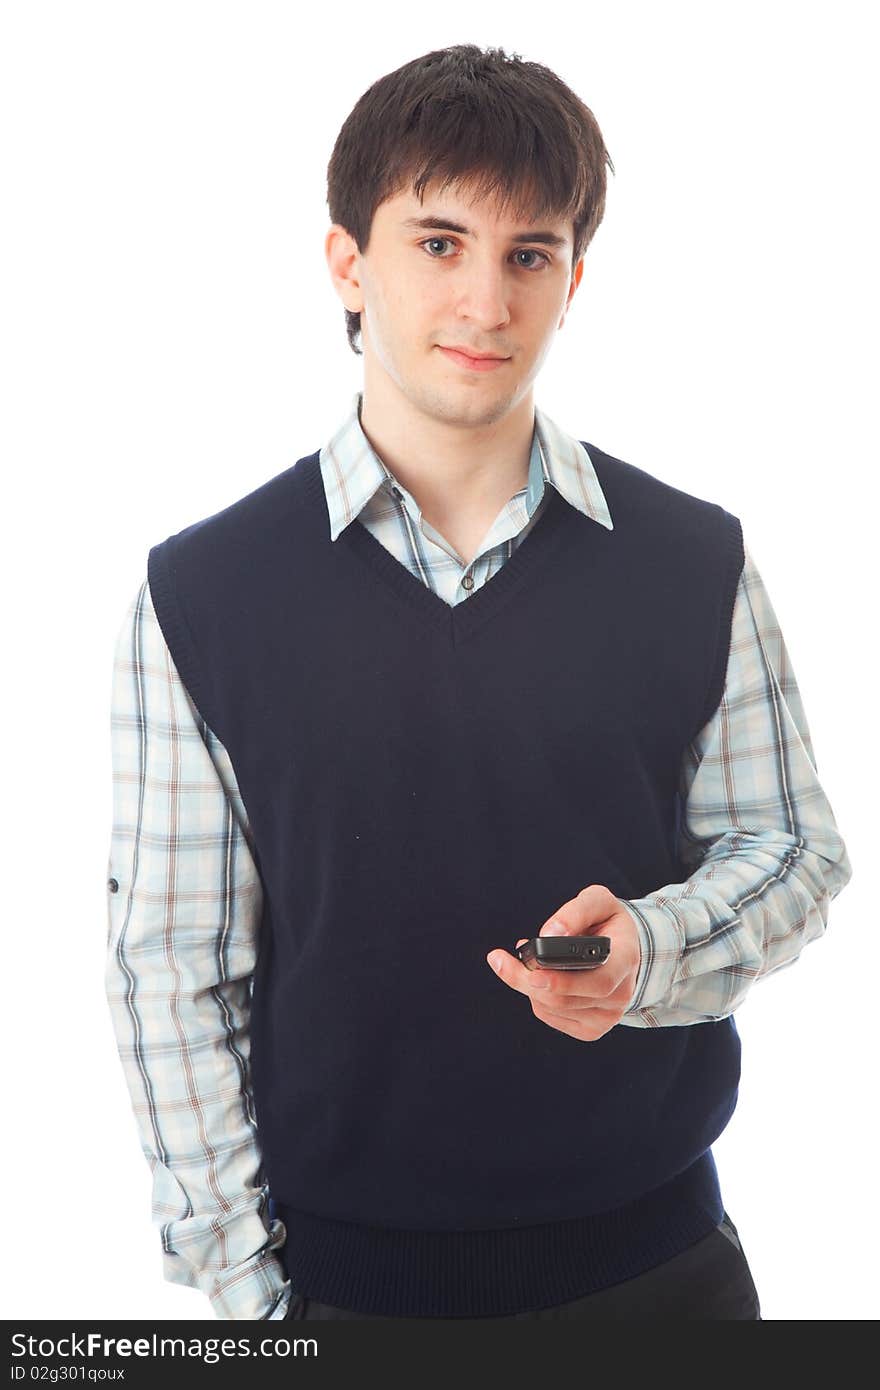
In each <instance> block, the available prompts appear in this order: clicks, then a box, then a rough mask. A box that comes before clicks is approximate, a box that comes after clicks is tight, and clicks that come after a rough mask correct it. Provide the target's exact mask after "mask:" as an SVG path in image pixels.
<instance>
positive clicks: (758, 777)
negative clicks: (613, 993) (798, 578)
mask: <svg viewBox="0 0 880 1390" xmlns="http://www.w3.org/2000/svg"><path fill="white" fill-rule="evenodd" d="M680 796H681V804H682V819H681V827H680V837H679V853H680V857H681V860H682V862H683V863H684V864H685V865H686V866H687V867H691V865H693V866H694V872H693V873H692V874H691V876H690V877H689V878H688V879H687V880H686V881H685V882H684V883H671V884H667V885H666V886H665V887H662V888H658V889H657V890H656V892H652V893H649V894H647V895H646V896H645V897H643V898H636V899H629V900H627V899H622V900H621V901H622V902H623V903H624V906H625V907H626V908H627V910H628V911H629V912H630V914H631V915H632V917H633V918H634V919H635V922H636V925H637V927H638V931H639V939H640V942H641V948H642V961H641V966H640V969H639V976H638V980H637V983H636V988H635V992H634V994H633V998H632V1001H631V1003H630V1005H629V1008H628V1009H627V1011H626V1013H625V1014H624V1015H623V1017H622V1018H621V1020H620V1022H621V1023H622V1024H626V1025H629V1026H631V1027H639V1028H648V1027H657V1026H663V1025H677V1024H678V1025H680V1024H691V1023H703V1022H709V1021H712V1020H715V1019H720V1018H724V1017H725V1016H727V1015H728V1014H731V1013H733V1011H734V1010H735V1009H736V1008H738V1006H739V1005H740V1004H741V1003H742V1002H743V999H744V998H745V996H746V994H747V993H748V991H749V989H750V988H751V986H752V985H753V984H754V982H755V981H756V980H758V979H760V978H762V977H763V976H765V975H770V974H772V973H773V971H774V970H779V969H782V968H783V967H785V966H788V965H792V964H793V963H794V961H795V960H796V959H797V957H798V956H799V954H800V952H801V950H802V949H803V947H804V946H805V945H806V944H807V943H808V942H810V941H813V940H815V939H816V938H817V937H819V936H821V935H822V934H823V932H824V930H825V927H826V925H827V921H828V908H829V904H830V902H831V899H832V898H834V897H836V896H837V894H838V893H839V892H840V890H841V889H842V888H843V887H844V885H845V884H846V883H848V882H849V879H850V877H851V875H852V869H851V866H850V861H849V857H848V854H847V849H846V846H845V844H844V842H843V840H842V838H841V835H840V833H839V831H838V829H837V825H836V824H835V820H834V815H833V813H832V810H831V806H830V805H829V802H828V798H827V797H826V795H825V793H824V791H823V789H822V786H821V784H820V782H819V778H818V776H817V771H816V762H815V758H814V756H813V747H812V740H811V737H810V731H809V728H808V726H807V720H806V716H805V714H804V707H803V703H802V700H801V696H800V692H799V691H798V687H797V682H796V680H795V674H794V670H793V668H792V664H791V660H790V658H789V655H788V652H787V650H786V646H785V641H784V639H783V636H782V632H781V630H780V627H779V623H778V621H777V618H776V614H775V612H774V610H773V606H772V604H771V602H770V599H769V597H768V594H767V591H766V589H765V587H764V584H763V581H762V579H761V576H760V575H759V573H758V570H757V568H756V566H755V563H754V561H753V559H752V557H751V555H750V554H749V551H748V549H745V563H744V566H743V570H742V574H741V576H740V580H739V584H738V587H737V592H736V596H735V600H734V609H733V617H732V623H731V638H730V651H729V655H728V665H727V672H726V677H725V686H724V691H723V693H722V697H721V701H720V703H719V705H718V708H717V710H716V712H715V714H714V715H713V716H712V718H711V719H710V720H709V722H708V723H707V724H706V725H705V727H704V728H703V729H702V730H701V731H700V733H699V734H698V736H697V737H696V739H695V740H694V741H693V742H692V743H691V745H690V746H689V748H688V750H687V753H686V755H685V758H684V760H683V766H682V775H681V786H680Z"/></svg>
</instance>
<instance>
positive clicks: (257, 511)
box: [150, 452, 320, 559]
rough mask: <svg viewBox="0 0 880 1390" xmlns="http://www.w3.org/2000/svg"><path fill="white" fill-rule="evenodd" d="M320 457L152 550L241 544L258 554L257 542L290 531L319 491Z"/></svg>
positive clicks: (193, 552) (177, 551)
mask: <svg viewBox="0 0 880 1390" xmlns="http://www.w3.org/2000/svg"><path fill="white" fill-rule="evenodd" d="M318 458H319V454H318V453H317V452H316V453H314V454H306V455H304V456H303V457H302V458H299V459H297V460H296V462H295V463H292V464H291V465H290V467H289V468H285V469H284V470H283V471H282V472H280V473H276V474H274V475H273V476H272V477H271V478H268V479H267V480H266V481H265V482H263V483H260V484H259V485H258V486H257V487H255V488H252V489H251V490H250V491H249V492H246V493H244V494H243V495H242V496H241V497H238V498H236V499H235V500H234V501H233V502H229V503H228V504H227V505H226V506H225V507H221V508H220V509H219V510H217V511H214V512H211V513H209V514H208V515H207V516H203V517H199V518H198V519H197V520H196V521H193V522H190V523H189V525H187V526H184V527H182V528H181V529H180V530H179V531H174V532H172V533H171V535H169V536H166V538H165V539H164V540H163V541H160V542H157V544H156V545H154V546H153V547H152V549H151V552H150V553H151V555H152V554H153V552H154V551H156V552H158V551H159V550H162V549H165V550H172V551H173V552H174V555H175V557H182V556H183V555H187V554H188V555H190V556H191V557H192V558H193V559H199V558H203V557H204V556H206V555H207V554H208V553H209V552H210V551H218V552H219V553H223V554H229V552H230V548H232V550H234V549H235V548H236V547H238V546H242V547H244V546H246V547H247V549H248V550H249V552H250V553H251V554H252V555H253V554H254V551H255V548H258V547H259V546H260V544H262V543H264V542H268V541H269V540H270V539H271V537H272V535H273V534H277V533H279V532H280V531H282V530H284V529H286V530H287V533H288V534H289V528H290V526H291V525H292V524H293V523H294V522H295V520H296V518H297V516H298V515H301V514H302V512H303V504H304V502H305V500H306V498H307V496H308V494H309V492H310V491H311V492H314V486H315V484H316V482H317V481H318V480H319V479H320V470H319V467H318ZM316 475H317V476H316Z"/></svg>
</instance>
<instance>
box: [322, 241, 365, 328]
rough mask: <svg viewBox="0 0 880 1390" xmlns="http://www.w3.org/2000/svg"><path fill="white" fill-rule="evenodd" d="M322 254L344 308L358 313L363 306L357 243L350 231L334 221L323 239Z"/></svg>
mask: <svg viewBox="0 0 880 1390" xmlns="http://www.w3.org/2000/svg"><path fill="white" fill-rule="evenodd" d="M324 255H325V256H326V257H327V265H328V267H329V270H330V279H331V280H332V281H333V285H334V288H335V289H336V293H337V294H338V295H339V298H340V299H341V300H342V302H343V304H344V305H345V307H346V309H349V310H350V311H351V312H352V313H353V314H359V313H360V312H361V310H362V309H363V307H364V296H363V290H362V289H361V282H360V275H359V268H360V262H359V256H360V252H359V250H358V244H357V242H356V241H355V239H354V237H353V236H352V235H351V233H350V232H347V231H346V230H345V228H344V227H342V226H340V224H339V223H338V222H334V223H333V226H332V227H331V228H330V230H329V232H328V233H327V236H326V238H325V240H324Z"/></svg>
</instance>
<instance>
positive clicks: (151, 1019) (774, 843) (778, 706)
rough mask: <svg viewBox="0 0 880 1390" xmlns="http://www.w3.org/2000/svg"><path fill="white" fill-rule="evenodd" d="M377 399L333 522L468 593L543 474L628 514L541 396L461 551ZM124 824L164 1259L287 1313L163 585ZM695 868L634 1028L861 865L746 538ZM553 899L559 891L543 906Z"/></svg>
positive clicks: (664, 929) (742, 984)
mask: <svg viewBox="0 0 880 1390" xmlns="http://www.w3.org/2000/svg"><path fill="white" fill-rule="evenodd" d="M360 404H361V395H360V392H358V393H357V394H356V395H355V397H354V399H353V400H352V402H351V405H350V408H349V411H348V413H347V416H346V417H345V419H344V421H343V422H342V423H341V425H340V427H339V429H338V431H337V432H336V434H335V435H334V436H333V438H332V439H331V440H330V441H329V442H328V443H327V445H326V446H325V447H324V449H323V450H322V451H321V457H320V463H321V471H322V478H323V483H324V489H325V493H326V497H327V506H328V512H329V518H330V528H331V536H332V538H333V539H334V540H335V538H336V537H337V536H338V534H339V532H340V531H341V530H342V529H344V527H346V526H347V525H349V524H350V523H351V522H353V521H354V520H355V519H356V518H357V519H358V521H359V522H361V523H362V524H363V525H365V526H366V527H368V528H369V530H371V531H372V532H373V534H374V535H375V536H376V537H377V539H379V540H380V541H381V542H382V544H383V545H384V546H385V547H386V548H387V549H388V550H389V551H390V552H391V553H392V555H394V556H395V557H396V558H397V559H398V560H399V561H400V563H401V564H403V565H406V566H408V567H409V568H410V569H411V570H412V572H413V573H414V574H415V575H416V576H418V577H420V578H421V579H422V580H423V581H424V583H425V584H427V585H429V586H430V587H431V588H433V589H434V590H435V591H436V592H437V593H438V594H439V595H440V596H441V597H442V598H443V599H444V600H445V601H446V602H448V603H450V604H454V603H460V602H463V601H466V599H467V597H468V596H469V595H470V594H472V593H474V592H476V590H477V589H479V587H480V586H481V585H482V584H485V583H486V581H487V580H488V579H489V578H491V576H492V575H493V574H494V573H495V572H496V571H497V570H498V569H499V568H500V566H501V565H503V564H504V562H505V560H506V559H507V558H508V557H509V556H510V555H511V554H512V553H513V551H514V550H515V548H516V546H517V545H518V544H519V543H520V542H521V541H522V539H523V538H524V536H525V535H526V534H527V532H528V531H529V530H530V529H531V527H532V526H533V525H534V523H535V521H536V520H537V518H538V516H539V514H540V510H541V504H542V500H543V498H544V495H545V486H546V484H548V483H549V484H550V485H551V486H553V487H555V488H556V489H557V490H558V491H559V492H560V493H561V494H562V496H563V497H564V498H565V499H566V501H567V502H569V503H570V504H571V505H572V506H574V507H577V508H579V509H580V510H581V511H583V512H584V513H585V514H586V515H588V516H590V517H591V518H592V519H593V520H594V521H595V522H596V523H597V524H599V525H602V526H606V527H609V528H611V529H613V522H612V518H611V517H610V514H609V512H608V508H607V505H606V502H605V497H604V495H603V493H602V490H601V488H600V486H599V483H598V479H597V478H596V475H595V472H594V470H593V467H592V464H591V462H590V459H589V456H588V454H587V453H586V451H585V450H584V449H583V448H582V446H581V445H580V443H579V442H578V441H577V440H576V439H572V438H570V437H569V436H568V435H566V434H564V433H563V432H562V431H561V430H560V429H559V428H558V427H557V426H556V425H554V423H553V421H552V420H550V419H549V418H548V417H547V416H546V415H545V414H544V413H543V412H541V411H540V410H537V409H536V411H535V430H534V433H533V440H532V450H531V456H530V463H529V470H528V482H527V486H526V487H525V488H523V489H522V490H521V491H520V492H518V493H516V495H515V496H513V497H512V498H511V499H510V501H509V502H507V504H506V505H505V506H504V507H503V508H502V509H501V511H500V512H499V514H498V516H497V517H496V519H495V521H494V523H493V524H492V526H491V528H490V530H489V532H488V534H487V535H486V536H485V537H484V539H483V542H482V544H481V547H480V552H479V554H478V555H477V557H476V558H475V559H474V561H473V562H472V563H471V564H470V565H468V566H466V567H465V566H464V565H463V564H462V562H461V559H460V557H459V556H458V555H457V554H456V553H455V551H454V550H453V548H452V547H451V546H450V545H449V544H448V542H447V541H445V540H444V538H443V537H442V536H441V535H440V534H439V533H438V532H437V531H436V530H434V528H433V527H432V526H431V525H430V524H429V523H428V522H427V520H426V519H425V518H423V517H422V515H421V512H420V510H419V506H418V504H417V502H416V501H415V498H414V497H413V496H412V495H411V494H410V493H409V492H408V491H407V489H406V488H404V487H403V486H402V485H401V484H400V483H399V481H398V480H397V479H396V478H395V477H393V475H392V474H391V473H390V472H389V470H388V469H387V468H386V467H385V465H384V464H383V462H382V461H381V460H380V459H379V458H378V456H377V455H376V453H375V452H374V450H373V449H372V448H371V446H370V444H369V441H368V440H367V438H366V436H365V435H364V432H363V430H362V428H361V424H360ZM111 743H112V763H113V828H112V839H111V845H110V856H109V862H108V866H107V878H108V935H107V957H106V992H107V999H108V1002H109V1006H110V1012H111V1017H112V1022H113V1028H114V1032H115V1036H116V1040H117V1046H118V1049H119V1055H120V1058H121V1061H122V1065H123V1069H124V1073H125V1079H126V1083H127V1086H128V1089H129V1092H130V1095H131V1100H132V1105H133V1109H134V1115H135V1119H136V1122H137V1128H138V1132H139V1136H140V1141H141V1147H142V1149H143V1152H144V1156H145V1158H146V1159H147V1162H148V1163H149V1165H150V1169H151V1171H152V1178H153V1196H152V1212H153V1220H154V1222H155V1223H156V1224H157V1225H158V1226H160V1228H161V1241H162V1251H163V1274H164V1277H165V1278H166V1279H168V1280H169V1281H170V1282H172V1283H179V1284H185V1285H189V1286H191V1287H194V1288H200V1289H201V1290H202V1291H203V1292H204V1293H205V1294H206V1295H207V1296H208V1297H209V1298H210V1300H211V1304H212V1307H213V1309H214V1312H215V1313H216V1315H217V1316H218V1317H220V1318H249V1319H254V1318H271V1319H276V1318H283V1317H284V1315H285V1313H286V1311H287V1305H288V1300H289V1297H290V1294H291V1288H290V1282H289V1280H285V1278H284V1273H283V1269H282V1266H281V1263H280V1260H279V1258H278V1255H277V1254H276V1253H275V1251H276V1250H277V1249H278V1247H279V1246H280V1245H281V1244H282V1243H283V1241H284V1239H285V1236H286V1232H285V1230H284V1227H283V1225H282V1223H281V1222H280V1221H278V1220H277V1219H274V1220H273V1219H272V1212H271V1208H270V1205H269V1190H268V1185H267V1182H266V1178H265V1173H264V1170H263V1166H262V1155H261V1149H260V1144H259V1136H258V1129H257V1119H256V1115H255V1112H254V1104H253V1096H252V1092H251V1089H250V1081H249V1049H250V1034H249V1027H248V1024H249V1008H250V994H251V976H252V973H253V970H254V966H255V963H256V958H257V952H258V948H259V927H260V920H261V915H262V886H261V883H260V879H259V875H258V873H257V870H256V868H255V865H254V860H253V858H252V853H251V850H252V845H253V841H252V838H251V832H250V827H249V824H248V818H247V812H246V810H245V807H244V804H243V801H242V798H241V795H240V793H239V790H238V787H237V784H236V779H235V773H234V771H233V768H232V765H231V762H230V759H229V756H228V754H227V752H226V750H225V748H224V747H223V746H222V744H221V743H220V741H219V739H218V738H217V737H216V736H215V735H214V734H213V733H212V731H211V730H210V729H209V728H208V727H207V726H206V724H205V722H204V720H203V719H202V717H201V715H200V713H199V711H198V709H197V708H196V707H195V705H194V703H193V701H192V699H191V697H190V695H189V693H188V692H187V690H186V688H185V687H184V685H183V683H182V681H181V679H180V677H179V675H178V673H177V671H176V669H175V667H174V664H173V662H172V660H171V656H170V653H169V651H168V649H167V647H166V645H165V641H164V638H163V635H162V632H161V629H160V628H159V625H158V622H157V620H156V615H155V612H154V610H153V607H152V603H151V599H150V592H149V587H148V584H147V581H146V580H144V582H143V583H142V584H141V585H140V587H139V589H138V592H137V593H136V594H135V596H134V598H133V600H132V602H131V604H130V606H129V608H128V611H127V612H126V614H125V618H124V620H123V622H122V625H121V628H120V629H119V632H118V635H117V638H116V646H115V658H114V668H113V688H112V711H111ZM680 789H681V797H682V808H683V809H682V821H681V825H680V830H679V836H680V843H679V849H680V855H681V858H682V862H683V863H685V864H686V865H687V867H688V868H689V869H690V870H691V871H692V872H691V874H690V877H689V878H687V879H686V880H685V881H684V882H683V883H676V884H666V885H658V888H657V890H656V891H655V892H652V893H650V894H648V895H647V896H646V897H644V898H639V899H637V900H631V901H627V902H626V903H625V905H626V907H627V909H628V910H629V911H630V912H631V913H632V915H633V917H634V920H635V922H636V924H637V926H638V930H639V936H640V940H641V946H642V964H641V968H640V971H639V977H638V981H637V984H636V989H635V993H634V995H633V999H632V1001H631V1003H630V1007H629V1009H628V1011H627V1013H626V1014H625V1015H624V1017H623V1018H622V1019H621V1022H620V1025H619V1026H627V1027H634V1028H655V1027H663V1026H667V1025H672V1026H675V1025H682V1024H694V1023H699V1022H703V1021H707V1020H711V1019H717V1018H721V1017H724V1016H725V1015H727V1014H729V1013H732V1012H733V1010H735V1009H736V1008H737V1007H738V1006H739V1005H740V1004H741V1003H742V1001H743V999H744V998H745V996H746V994H747V993H748V991H749V989H750V988H751V986H752V985H753V984H754V982H755V981H756V980H758V979H759V978H761V977H763V976H765V975H769V974H771V973H772V972H773V971H774V970H779V969H781V968H783V967H785V966H787V965H790V964H792V962H793V961H794V960H795V959H796V958H797V956H798V955H799V953H800V951H801V949H802V948H803V947H804V946H805V945H806V944H807V942H809V941H812V940H814V939H815V938H816V937H818V936H820V935H821V934H822V932H823V931H824V929H825V926H826V923H827V918H828V907H829V903H830V901H831V899H832V898H833V897H835V896H836V894H837V893H838V892H839V891H840V889H841V888H842V887H843V886H844V885H845V884H846V883H847V882H848V881H849V878H850V876H851V868H850V864H849V859H848V855H847V851H846V847H845V845H844V843H843V840H842V839H841V836H840V834H839V832H838V830H837V827H836V824H835V821H834V816H833V814H832V810H831V807H830V805H829V803H828V800H827V798H826V796H825V794H824V792H823V790H822V787H821V786H820V784H819V780H818V777H817V773H816V764H815V759H814V757H813V751H812V744H811V739H810V733H809V729H808V727H807V721H806V718H805V715H804V709H803V705H802V703H801V698H800V694H799V692H798V688H797V684H796V682H795V676H794V672H793V670H792V667H791V662H790V660H789V657H788V654H787V651H786V648H785V643H784V640H783V637H782V633H781V631H780V628H779V624H778V622H777V619H776V615H775V613H774V611H773V607H772V605H771V603H770V600H769V598H768V596H767V593H766V591H765V589H764V586H763V583H762V581H761V578H760V576H759V574H758V571H757V569H756V568H755V565H754V563H753V561H752V559H751V557H750V555H749V553H748V550H746V554H745V565H744V568H743V572H742V575H741V578H740V581H739V586H738V589H737V593H736V598H735V603H734V610H733V620H732V632H731V641H730V652H729V657H728V665H727V672H726V682H725V688H724V692H723V695H722V698H721V702H720V704H719V706H718V709H717V710H716V712H715V714H714V715H713V716H712V718H711V719H710V721H709V723H708V724H706V726H705V727H704V728H703V729H702V730H701V731H700V732H699V734H698V735H697V737H696V738H695V739H694V740H693V742H692V744H691V745H690V746H689V747H688V748H687V750H686V752H685V755H684V757H683V760H682V766H681V780H680ZM552 907H553V904H549V905H548V911H549V910H552Z"/></svg>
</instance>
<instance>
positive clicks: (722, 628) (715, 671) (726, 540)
mask: <svg viewBox="0 0 880 1390" xmlns="http://www.w3.org/2000/svg"><path fill="white" fill-rule="evenodd" d="M722 523H723V526H724V537H723V544H724V552H725V566H724V578H723V581H722V590H721V599H720V604H719V609H718V643H717V646H716V649H715V659H714V661H713V663H712V673H711V676H710V679H709V689H708V691H707V694H706V704H705V707H704V709H703V713H702V715H701V717H700V721H699V723H698V724H697V727H696V729H695V730H694V735H695V736H696V734H698V733H699V731H700V729H702V728H703V726H704V725H705V724H707V723H708V722H709V720H710V719H711V718H712V715H713V714H714V713H715V711H716V710H717V708H718V706H719V704H720V702H721V696H722V694H723V693H724V684H725V680H726V678H727V663H728V660H729V658H730V634H731V625H732V622H733V605H734V602H735V601H736V590H737V586H738V584H739V580H740V575H741V574H742V570H743V565H744V564H745V549H744V547H743V535H742V525H741V524H740V520H739V517H736V516H734V515H733V514H732V513H731V512H728V511H724V510H723V509H722Z"/></svg>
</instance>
